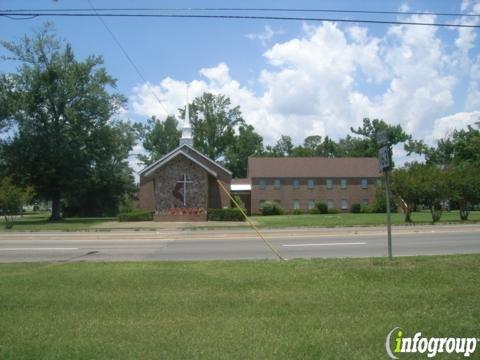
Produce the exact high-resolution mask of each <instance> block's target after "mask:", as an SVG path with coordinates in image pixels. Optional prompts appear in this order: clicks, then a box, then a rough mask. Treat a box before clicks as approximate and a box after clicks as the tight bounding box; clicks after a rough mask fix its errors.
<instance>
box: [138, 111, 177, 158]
mask: <svg viewBox="0 0 480 360" xmlns="http://www.w3.org/2000/svg"><path fill="white" fill-rule="evenodd" d="M181 135H182V132H181V131H180V130H179V129H178V121H177V119H175V117H174V116H173V115H169V116H167V118H166V119H165V120H164V121H160V120H159V119H157V118H156V117H155V116H153V117H151V118H150V119H148V121H147V124H145V125H143V126H140V127H139V137H140V140H141V141H142V144H143V148H144V149H145V150H146V151H147V155H144V154H140V155H138V158H139V160H140V161H141V162H142V163H143V164H145V165H150V164H151V163H153V162H154V161H156V160H158V159H160V158H161V157H162V156H163V155H165V154H167V153H168V152H170V151H172V150H173V149H175V148H176V147H177V146H178V142H179V140H180V137H181Z"/></svg>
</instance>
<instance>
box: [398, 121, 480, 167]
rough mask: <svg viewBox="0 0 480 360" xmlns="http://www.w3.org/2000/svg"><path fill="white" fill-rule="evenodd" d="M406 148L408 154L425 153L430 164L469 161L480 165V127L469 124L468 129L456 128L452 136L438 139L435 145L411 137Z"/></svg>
mask: <svg viewBox="0 0 480 360" xmlns="http://www.w3.org/2000/svg"><path fill="white" fill-rule="evenodd" d="M478 127H479V128H480V126H478ZM405 150H406V151H407V154H408V155H410V154H412V153H415V154H420V155H424V156H425V158H426V161H427V163H429V164H436V165H443V166H446V165H451V164H453V165H458V164H461V163H464V162H468V163H473V164H477V165H478V166H480V129H475V128H474V127H473V126H468V127H467V129H462V130H455V131H454V132H453V134H452V135H451V136H450V137H447V138H445V139H440V140H438V141H437V143H436V145H435V146H428V145H427V144H425V143H424V142H423V141H422V140H413V139H411V140H410V141H409V142H408V143H407V144H406V145H405Z"/></svg>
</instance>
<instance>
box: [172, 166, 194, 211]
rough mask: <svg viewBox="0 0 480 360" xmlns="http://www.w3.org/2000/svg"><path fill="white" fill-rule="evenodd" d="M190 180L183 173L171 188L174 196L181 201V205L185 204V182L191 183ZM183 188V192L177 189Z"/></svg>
mask: <svg viewBox="0 0 480 360" xmlns="http://www.w3.org/2000/svg"><path fill="white" fill-rule="evenodd" d="M191 183H192V181H190V180H189V179H188V176H187V175H186V174H183V175H182V177H181V179H180V180H178V181H177V184H176V186H175V189H174V190H173V195H174V196H175V198H177V199H178V200H180V201H182V202H183V206H187V184H191ZM181 188H183V193H181V192H180V191H179V190H180V189H181Z"/></svg>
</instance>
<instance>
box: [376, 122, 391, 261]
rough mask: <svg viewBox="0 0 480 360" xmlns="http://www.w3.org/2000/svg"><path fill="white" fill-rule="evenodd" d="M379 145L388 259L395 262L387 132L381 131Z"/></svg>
mask: <svg viewBox="0 0 480 360" xmlns="http://www.w3.org/2000/svg"><path fill="white" fill-rule="evenodd" d="M377 143H378V145H379V146H382V147H381V148H380V150H378V167H379V170H380V171H381V172H383V173H384V174H385V192H386V201H387V234H388V258H389V259H390V260H393V253H392V209H391V208H390V198H391V191H390V185H391V184H390V168H391V153H392V150H391V146H390V144H389V141H388V137H387V132H386V131H381V132H379V133H378V135H377Z"/></svg>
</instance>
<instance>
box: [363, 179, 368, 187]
mask: <svg viewBox="0 0 480 360" xmlns="http://www.w3.org/2000/svg"><path fill="white" fill-rule="evenodd" d="M362 189H368V179H362Z"/></svg>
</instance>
